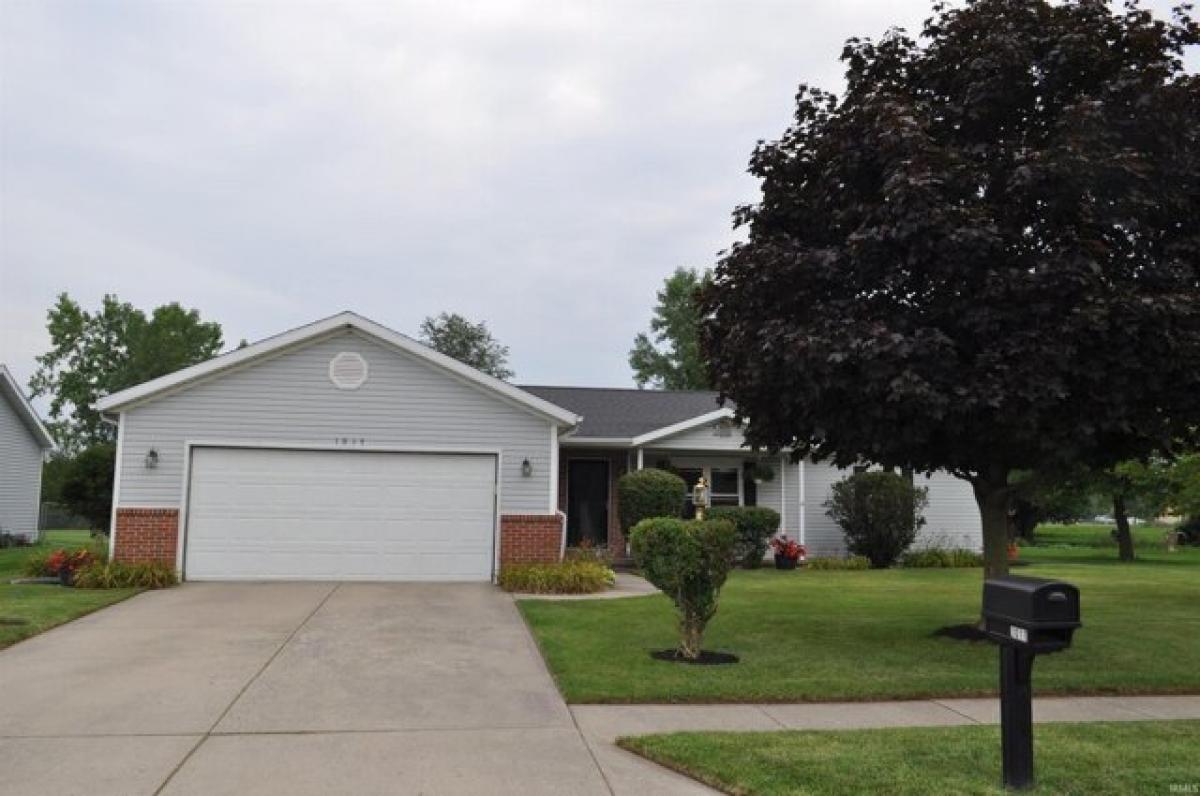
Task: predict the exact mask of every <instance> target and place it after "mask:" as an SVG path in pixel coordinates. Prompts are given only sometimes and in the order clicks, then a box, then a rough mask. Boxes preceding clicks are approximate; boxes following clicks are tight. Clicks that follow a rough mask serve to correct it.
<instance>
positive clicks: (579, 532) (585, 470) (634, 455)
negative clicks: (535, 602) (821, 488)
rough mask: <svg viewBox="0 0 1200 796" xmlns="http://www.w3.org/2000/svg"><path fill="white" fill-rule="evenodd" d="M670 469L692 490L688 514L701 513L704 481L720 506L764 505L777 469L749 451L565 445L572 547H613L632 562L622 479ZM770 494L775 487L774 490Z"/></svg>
mask: <svg viewBox="0 0 1200 796" xmlns="http://www.w3.org/2000/svg"><path fill="white" fill-rule="evenodd" d="M651 467H653V468H656V469H660V470H668V471H670V472H673V473H675V474H677V475H678V476H679V477H680V478H682V479H683V480H684V482H685V483H686V484H687V486H688V495H687V498H686V500H685V502H684V505H683V506H682V507H681V510H682V513H683V516H685V517H692V516H694V515H695V506H693V505H692V502H691V488H692V487H693V486H695V484H696V482H697V481H698V480H699V479H700V478H701V477H703V478H704V479H705V480H707V482H708V483H709V485H710V489H711V501H712V505H714V506H755V505H759V503H758V496H759V492H760V489H761V488H762V487H763V486H765V484H764V483H763V482H764V481H767V480H773V478H774V467H772V466H769V465H768V464H767V463H766V462H765V461H764V460H762V459H759V458H758V457H755V456H754V455H753V454H750V453H748V452H746V451H741V452H738V451H728V450H718V451H712V450H703V449H675V448H650V447H645V448H636V449H634V448H611V447H593V446H564V447H563V448H562V450H561V452H560V455H559V479H558V483H559V493H558V504H559V510H560V511H562V512H563V513H564V514H566V517H567V522H566V547H567V548H568V549H570V548H579V547H584V548H607V549H608V551H609V552H610V553H611V554H612V556H613V559H614V561H616V562H618V563H620V562H622V561H624V560H625V559H626V557H627V556H626V544H625V542H626V540H625V537H624V535H623V534H622V531H621V521H620V505H619V498H618V495H617V481H618V480H619V479H620V477H621V476H622V475H624V474H625V473H628V472H631V471H633V470H641V469H645V468H651ZM768 491H769V487H768Z"/></svg>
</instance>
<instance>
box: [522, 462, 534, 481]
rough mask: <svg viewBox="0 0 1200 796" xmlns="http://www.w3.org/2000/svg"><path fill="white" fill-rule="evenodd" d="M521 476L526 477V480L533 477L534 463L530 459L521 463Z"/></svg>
mask: <svg viewBox="0 0 1200 796" xmlns="http://www.w3.org/2000/svg"><path fill="white" fill-rule="evenodd" d="M521 475H523V476H525V477H526V478H528V477H529V476H531V475H533V463H532V462H530V461H529V460H528V459H526V460H525V461H523V462H521Z"/></svg>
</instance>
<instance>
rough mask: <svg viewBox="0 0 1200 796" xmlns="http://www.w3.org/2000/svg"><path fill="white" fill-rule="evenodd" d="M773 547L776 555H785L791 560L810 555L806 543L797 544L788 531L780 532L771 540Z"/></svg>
mask: <svg viewBox="0 0 1200 796" xmlns="http://www.w3.org/2000/svg"><path fill="white" fill-rule="evenodd" d="M771 549H772V550H774V551H775V555H777V556H783V557H784V558H786V559H789V560H791V561H795V560H797V559H801V558H804V557H805V556H807V555H808V550H807V549H806V548H805V547H804V545H802V544H797V543H796V542H795V541H794V540H792V539H789V538H788V535H787V534H786V533H784V534H780V535H779V536H776V537H775V538H774V539H772V540H771Z"/></svg>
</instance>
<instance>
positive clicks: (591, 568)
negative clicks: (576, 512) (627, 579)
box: [500, 559, 616, 594]
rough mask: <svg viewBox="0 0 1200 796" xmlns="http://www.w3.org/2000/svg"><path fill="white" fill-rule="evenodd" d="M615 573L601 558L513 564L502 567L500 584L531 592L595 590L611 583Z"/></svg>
mask: <svg viewBox="0 0 1200 796" xmlns="http://www.w3.org/2000/svg"><path fill="white" fill-rule="evenodd" d="M615 577H616V576H615V575H614V574H613V571H612V570H611V569H609V568H608V567H607V566H605V565H604V564H602V563H600V562H599V561H584V560H579V559H577V560H574V561H563V562H562V563H558V564H510V565H508V566H505V567H504V568H503V569H501V570H500V588H502V589H504V590H505V591H517V592H527V593H530V594H592V593H593V592H598V591H603V590H604V589H605V588H607V587H608V586H611V585H612V583H613V579H614V578H615Z"/></svg>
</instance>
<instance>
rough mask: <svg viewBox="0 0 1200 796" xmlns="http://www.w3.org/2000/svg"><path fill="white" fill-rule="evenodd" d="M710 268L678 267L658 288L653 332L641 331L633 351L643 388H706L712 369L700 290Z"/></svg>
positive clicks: (632, 363) (635, 376)
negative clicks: (705, 351) (705, 353)
mask: <svg viewBox="0 0 1200 796" xmlns="http://www.w3.org/2000/svg"><path fill="white" fill-rule="evenodd" d="M709 279H710V275H709V272H708V271H705V272H704V273H699V272H697V271H694V270H691V269H688V268H677V269H676V270H675V273H673V274H671V276H669V277H668V278H667V280H666V282H664V284H663V289H662V290H660V291H658V305H657V306H655V308H654V317H653V318H651V320H650V334H646V333H645V332H642V333H640V334H639V335H638V336H637V337H636V338H634V341H633V349H632V350H630V352H629V367H631V368H633V380H634V382H635V383H636V384H637V386H639V387H645V386H646V385H650V386H651V387H654V388H655V389H662V390H706V389H708V388H709V381H708V368H707V367H706V366H705V364H704V360H703V359H702V358H701V355H700V340H699V325H700V311H699V309H698V308H697V306H696V294H697V291H698V290H699V289H700V288H701V287H702V286H704V285H706V284H708V282H709Z"/></svg>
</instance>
